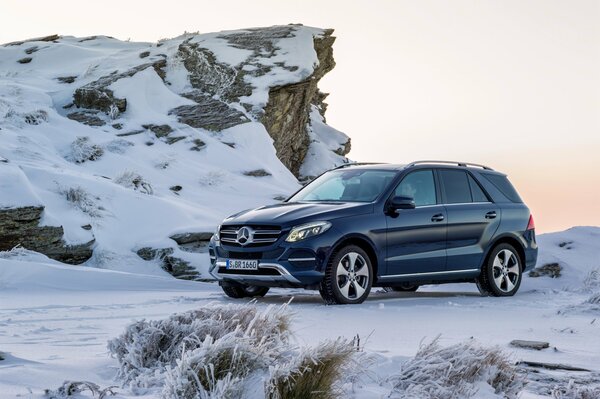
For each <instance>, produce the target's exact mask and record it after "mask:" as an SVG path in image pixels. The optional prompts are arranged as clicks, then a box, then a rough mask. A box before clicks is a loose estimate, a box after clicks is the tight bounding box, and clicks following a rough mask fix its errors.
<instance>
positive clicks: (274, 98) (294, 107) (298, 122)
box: [261, 29, 350, 176]
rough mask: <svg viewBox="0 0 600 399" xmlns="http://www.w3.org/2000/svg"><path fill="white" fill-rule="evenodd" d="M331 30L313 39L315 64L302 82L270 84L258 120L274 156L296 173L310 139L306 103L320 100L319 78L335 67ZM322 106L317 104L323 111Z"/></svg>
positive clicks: (308, 109) (320, 101)
mask: <svg viewBox="0 0 600 399" xmlns="http://www.w3.org/2000/svg"><path fill="white" fill-rule="evenodd" d="M332 33H333V30H331V29H329V30H326V31H325V34H324V35H323V37H320V38H315V39H314V46H315V51H316V52H317V57H318V59H319V65H318V66H317V67H316V68H315V71H314V72H313V74H312V75H311V76H309V77H308V79H306V80H305V81H303V82H300V83H296V84H291V85H284V86H280V87H274V88H272V89H271V90H270V91H269V102H268V103H267V106H266V107H265V112H264V115H263V117H262V118H261V122H262V123H263V124H264V125H265V127H266V128H267V131H268V132H269V134H270V135H271V137H272V138H273V141H274V145H275V150H276V151H277V156H278V157H279V159H281V162H282V163H283V164H284V165H285V166H286V167H287V168H288V169H289V170H290V171H291V172H292V173H293V174H294V175H296V176H298V175H299V171H300V166H302V163H303V162H304V158H305V157H306V152H307V151H308V146H309V144H310V139H309V136H308V132H307V129H306V126H307V125H308V122H309V112H310V106H311V104H312V105H317V106H318V105H320V104H322V103H323V99H324V97H325V95H324V94H323V93H321V92H320V91H319V88H318V83H319V80H320V79H321V78H322V77H323V76H324V75H325V74H326V73H327V72H329V71H331V70H332V69H333V68H334V67H335V61H334V59H333V47H332V46H333V42H334V41H335V37H333V36H331V34H332ZM325 108H326V107H321V109H322V110H323V111H322V112H323V113H324V112H325V111H324V110H325ZM349 151H350V148H349V146H348V148H345V147H344V148H342V149H340V151H339V152H338V154H339V155H346V154H347V153H348V152H349Z"/></svg>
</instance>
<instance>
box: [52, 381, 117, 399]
mask: <svg viewBox="0 0 600 399" xmlns="http://www.w3.org/2000/svg"><path fill="white" fill-rule="evenodd" d="M114 388H116V387H107V388H104V389H102V388H100V386H99V385H98V384H94V383H93V382H89V381H65V382H63V384H62V385H61V386H60V387H58V389H56V390H51V389H46V390H45V392H44V396H45V397H46V398H48V399H63V398H69V397H81V396H80V395H79V394H80V393H82V392H84V391H89V392H91V394H92V396H94V397H97V398H98V399H104V398H105V397H107V396H108V395H111V396H114V395H115V392H114Z"/></svg>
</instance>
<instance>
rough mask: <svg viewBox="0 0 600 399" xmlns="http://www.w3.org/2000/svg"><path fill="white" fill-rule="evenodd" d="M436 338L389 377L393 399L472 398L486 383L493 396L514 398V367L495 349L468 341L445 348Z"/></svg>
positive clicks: (518, 383) (516, 381)
mask: <svg viewBox="0 0 600 399" xmlns="http://www.w3.org/2000/svg"><path fill="white" fill-rule="evenodd" d="M438 341H439V337H438V338H436V339H435V340H433V341H432V342H431V343H429V344H426V345H422V346H421V348H420V349H419V351H418V352H417V354H416V355H415V357H414V358H413V359H411V360H409V361H407V362H406V363H405V364H404V365H403V366H402V369H401V370H400V373H399V374H398V375H396V376H394V377H393V378H392V382H393V384H394V389H393V391H392V395H391V397H393V398H423V399H426V398H432V399H433V398H446V399H459V398H469V397H473V396H474V395H475V394H476V393H477V385H478V384H481V383H487V384H489V385H490V386H491V387H492V388H493V389H494V390H495V392H496V393H502V394H503V395H504V396H505V397H507V398H513V397H516V395H517V393H518V391H519V390H520V389H521V387H522V386H523V382H522V380H521V379H520V378H519V377H518V376H517V372H516V368H515V366H514V365H513V364H512V363H511V362H510V361H509V359H508V357H507V356H506V355H505V354H504V353H503V352H502V351H501V350H500V349H499V348H486V347H483V346H481V345H479V344H477V343H476V342H474V341H472V340H470V341H466V342H462V343H459V344H456V345H452V346H449V347H446V348H442V347H440V345H439V342H438Z"/></svg>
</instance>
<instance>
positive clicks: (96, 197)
mask: <svg viewBox="0 0 600 399" xmlns="http://www.w3.org/2000/svg"><path fill="white" fill-rule="evenodd" d="M332 33H333V32H332V30H323V29H317V28H310V27H304V26H301V25H286V26H274V27H269V28H253V29H245V30H238V31H227V32H218V33H209V34H185V35H182V36H180V37H177V38H174V39H169V40H162V41H160V42H159V43H133V42H123V41H119V40H117V39H114V38H111V37H106V36H91V37H86V38H75V37H67V36H58V35H52V36H48V37H44V38H37V39H31V40H26V41H22V42H15V43H9V44H5V45H3V46H0V71H2V72H0V168H3V167H5V169H6V170H8V168H10V169H11V173H13V174H14V173H18V174H20V176H21V177H20V179H19V181H18V182H16V181H15V180H10V182H12V183H9V180H6V182H4V183H3V184H2V188H3V190H2V192H0V209H1V211H0V212H2V213H1V218H2V220H3V222H2V223H3V225H4V226H5V227H0V235H1V237H4V238H3V239H2V241H3V247H2V248H0V249H2V250H3V249H8V247H10V246H14V245H19V244H20V245H22V246H25V247H27V248H29V249H32V250H36V251H39V252H42V253H45V254H47V255H48V256H51V257H53V258H55V259H58V260H61V261H65V262H66V261H69V262H71V263H80V262H83V261H85V260H86V259H87V258H89V257H90V256H92V257H91V259H90V260H88V261H87V264H88V265H93V266H99V267H106V268H111V267H113V268H114V267H116V266H114V265H115V264H117V263H118V264H120V265H123V264H127V265H128V266H119V268H121V269H123V268H125V270H128V271H143V272H144V273H148V270H147V269H148V267H149V266H148V261H146V260H142V259H141V258H140V257H139V256H138V255H137V253H138V252H139V251H140V250H141V249H146V248H150V250H151V251H150V252H148V251H142V253H144V254H145V256H144V259H150V262H154V263H156V264H159V265H161V266H162V268H163V269H164V270H167V271H168V272H170V273H172V274H179V275H185V276H187V277H186V278H201V277H200V276H201V274H202V273H201V272H200V271H198V268H199V267H201V266H202V265H203V264H205V263H208V256H207V255H206V254H204V253H203V250H204V248H205V241H202V240H197V241H195V242H194V243H193V245H188V244H189V243H188V244H180V243H178V242H176V240H174V239H172V238H169V237H174V236H181V235H182V234H183V235H185V234H191V236H193V237H196V238H197V237H204V238H203V240H204V239H205V238H206V237H205V236H206V235H207V234H209V233H208V232H212V231H214V228H215V227H216V226H217V224H218V223H219V221H220V220H222V218H223V217H225V216H227V215H229V214H231V213H234V212H237V211H239V210H241V209H245V208H250V207H255V206H258V205H263V204H267V203H272V202H274V201H276V200H279V199H281V198H285V197H286V196H287V195H289V194H290V193H292V192H294V191H296V190H297V189H298V187H299V183H298V179H300V180H304V179H307V178H310V177H311V176H314V175H316V174H318V173H320V172H322V171H324V170H326V169H329V168H331V167H334V166H336V165H339V164H342V163H345V162H348V160H347V158H346V157H345V156H346V154H347V153H348V151H349V150H350V139H349V138H348V137H347V136H346V135H344V134H343V133H341V132H338V131H336V130H335V129H333V128H331V127H329V126H327V125H326V123H325V118H324V113H325V109H326V104H324V103H323V99H324V98H325V97H326V95H325V94H323V93H322V92H320V91H319V89H318V83H319V80H320V79H321V78H322V77H323V76H324V75H325V74H326V73H327V72H329V71H330V70H331V69H333V67H334V66H335V62H334V60H333V50H332V45H333V42H334V37H333V36H332ZM0 173H1V171H0ZM23 186H27V187H28V190H29V191H30V193H31V195H32V196H33V197H35V198H36V200H35V201H34V202H35V203H34V204H30V203H28V202H29V201H26V200H24V199H23V198H25V197H23V196H20V197H19V196H17V195H15V194H14V193H16V192H18V191H19V190H20V189H21V188H22V187H23ZM9 199H10V201H9ZM23 213H27V214H28V215H29V216H27V217H26V218H24V220H25V219H26V220H27V222H26V223H25V224H18V223H17V222H18V220H17V219H18V216H17V215H20V214H23ZM6 226H9V227H6ZM18 226H20V227H18ZM82 226H85V227H82ZM21 227H22V228H23V229H21V230H19V229H20V228H21ZM34 227H36V228H38V230H37V233H35V234H41V236H39V237H41V238H39V239H33V238H32V237H35V234H34V232H33V231H34V230H35V229H34ZM50 232H51V233H50ZM200 233H201V234H200ZM9 236H10V239H8V238H7V237H9ZM46 242H47V243H48V245H46V244H41V243H46ZM50 243H52V245H50ZM50 247H52V248H50ZM92 248H93V254H92V252H91V249H92ZM152 250H160V251H162V252H160V254H166V253H167V252H168V254H167V255H165V256H161V255H160V254H159V253H158V252H156V251H154V252H152ZM61 251H62V252H61ZM65 251H71V252H65ZM165 251H167V252H165ZM155 252H156V253H155ZM149 253H150V254H151V255H148V254H149ZM152 254H154V255H152ZM123 258H126V259H127V262H122V261H120V262H115V259H120V260H122V259H123ZM165 259H166V260H167V262H166V264H165ZM140 262H141V263H140ZM173 269H177V270H178V272H175V273H174V272H173ZM194 270H195V271H196V272H195V271H194ZM157 273H159V274H160V273H162V272H161V271H160V268H158V269H157Z"/></svg>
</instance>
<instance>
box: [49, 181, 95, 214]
mask: <svg viewBox="0 0 600 399" xmlns="http://www.w3.org/2000/svg"><path fill="white" fill-rule="evenodd" d="M59 192H60V193H61V194H62V195H64V196H65V198H66V199H67V201H69V202H71V203H72V204H73V205H74V206H75V207H76V208H78V209H79V210H80V211H82V212H83V213H86V214H88V215H90V216H91V217H100V216H102V214H101V213H100V211H102V210H104V208H102V207H101V206H98V205H97V204H96V200H97V198H96V199H95V198H93V197H92V196H91V195H90V194H89V193H88V192H87V191H85V189H84V188H83V187H80V186H76V187H70V188H60V189H59Z"/></svg>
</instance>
